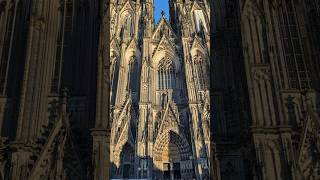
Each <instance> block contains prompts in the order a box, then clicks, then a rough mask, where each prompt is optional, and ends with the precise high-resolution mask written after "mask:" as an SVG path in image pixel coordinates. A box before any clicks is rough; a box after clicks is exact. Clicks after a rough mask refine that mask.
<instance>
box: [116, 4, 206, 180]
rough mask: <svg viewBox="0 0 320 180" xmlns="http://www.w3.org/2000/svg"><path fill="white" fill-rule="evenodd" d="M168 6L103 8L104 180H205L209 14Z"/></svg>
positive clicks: (201, 8) (200, 8) (196, 7)
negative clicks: (108, 123) (107, 36)
mask: <svg viewBox="0 0 320 180" xmlns="http://www.w3.org/2000/svg"><path fill="white" fill-rule="evenodd" d="M163 3H166V2H165V1H164V2H163ZM169 6H170V19H167V18H165V16H164V14H163V17H162V18H161V19H160V21H159V22H158V23H157V22H155V21H154V1H153V0H146V1H139V0H122V1H112V2H111V6H110V8H111V9H110V11H111V19H110V20H111V21H110V23H111V26H110V27H111V32H110V33H111V44H110V53H111V61H110V63H111V64H110V70H111V71H110V73H111V75H110V78H111V92H110V95H111V119H112V129H111V143H110V154H111V159H110V160H111V164H112V168H111V177H112V178H152V179H172V178H174V179H192V178H197V179H209V159H210V123H209V122H210V99H209V87H210V85H209V70H210V69H209V68H210V59H209V57H210V51H209V50H210V36H209V33H210V8H209V4H208V2H207V1H206V0H205V1H193V2H191V1H173V0H170V1H169ZM163 13H164V12H163ZM194 162H195V163H194Z"/></svg>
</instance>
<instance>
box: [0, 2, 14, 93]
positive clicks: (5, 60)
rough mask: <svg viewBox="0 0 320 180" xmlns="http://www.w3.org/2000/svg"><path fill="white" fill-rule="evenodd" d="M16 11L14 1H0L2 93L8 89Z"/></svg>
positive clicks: (0, 80) (0, 77) (0, 90)
mask: <svg viewBox="0 0 320 180" xmlns="http://www.w3.org/2000/svg"><path fill="white" fill-rule="evenodd" d="M14 12H15V6H14V5H13V2H10V1H2V2H0V24H1V25H0V32H1V33H0V38H1V39H0V95H2V94H5V91H6V83H7V82H6V79H7V76H8V69H9V65H10V63H9V59H10V57H9V56H10V46H11V37H12V32H13V26H14ZM1 35H4V36H1Z"/></svg>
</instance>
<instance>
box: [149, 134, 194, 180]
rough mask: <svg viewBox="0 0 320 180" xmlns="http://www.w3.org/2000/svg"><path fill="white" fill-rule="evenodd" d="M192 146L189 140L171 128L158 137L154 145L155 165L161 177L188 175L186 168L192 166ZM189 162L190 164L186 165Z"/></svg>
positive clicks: (170, 177)
mask: <svg viewBox="0 0 320 180" xmlns="http://www.w3.org/2000/svg"><path fill="white" fill-rule="evenodd" d="M191 155H192V154H191V148H190V146H189V143H188V142H187V140H186V139H185V138H184V137H183V136H181V135H179V134H178V133H176V132H174V131H172V130H169V131H165V132H163V133H162V134H160V136H159V137H158V138H157V140H156V142H155V146H154V165H155V168H156V169H157V170H158V171H159V174H158V176H159V177H161V179H181V178H183V177H186V175H187V174H186V173H185V172H187V171H185V170H186V168H192V161H191V160H190V156H191ZM186 164H188V165H189V166H186Z"/></svg>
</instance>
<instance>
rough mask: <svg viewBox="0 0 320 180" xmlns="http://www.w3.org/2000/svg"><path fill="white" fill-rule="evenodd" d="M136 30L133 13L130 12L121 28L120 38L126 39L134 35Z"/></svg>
mask: <svg viewBox="0 0 320 180" xmlns="http://www.w3.org/2000/svg"><path fill="white" fill-rule="evenodd" d="M133 32H134V19H133V16H132V15H131V14H129V15H128V16H127V17H126V19H125V21H124V23H123V24H122V27H121V30H120V38H121V40H122V41H123V40H125V39H126V38H131V37H133Z"/></svg>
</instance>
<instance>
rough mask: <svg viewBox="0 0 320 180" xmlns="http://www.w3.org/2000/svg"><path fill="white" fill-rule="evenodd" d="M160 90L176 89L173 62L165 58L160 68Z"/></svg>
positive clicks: (158, 79) (158, 80)
mask: <svg viewBox="0 0 320 180" xmlns="http://www.w3.org/2000/svg"><path fill="white" fill-rule="evenodd" d="M157 82H158V86H157V89H158V90H162V89H174V88H175V87H176V72H175V68H174V64H173V62H172V60H170V59H169V58H163V59H162V60H161V61H160V63H159V67H158V78H157Z"/></svg>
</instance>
